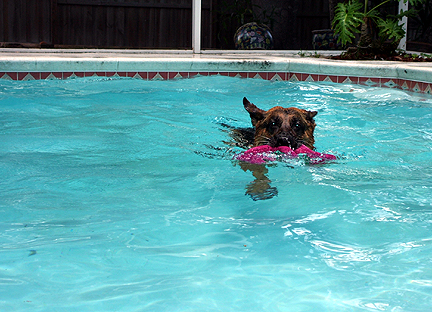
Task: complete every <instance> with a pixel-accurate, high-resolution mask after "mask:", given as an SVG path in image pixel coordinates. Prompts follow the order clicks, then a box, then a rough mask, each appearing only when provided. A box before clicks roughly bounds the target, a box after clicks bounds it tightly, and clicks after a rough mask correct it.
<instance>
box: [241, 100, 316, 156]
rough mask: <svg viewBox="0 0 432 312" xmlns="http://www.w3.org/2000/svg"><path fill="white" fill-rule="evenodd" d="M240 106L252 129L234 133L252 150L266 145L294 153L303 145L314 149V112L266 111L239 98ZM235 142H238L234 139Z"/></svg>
mask: <svg viewBox="0 0 432 312" xmlns="http://www.w3.org/2000/svg"><path fill="white" fill-rule="evenodd" d="M243 106H244V108H245V109H246V111H247V112H248V113H249V115H250V118H251V122H252V126H253V129H252V130H249V131H246V130H245V129H238V130H237V133H234V138H235V136H236V135H238V134H241V137H242V138H246V137H247V139H246V140H247V141H249V142H250V141H251V136H250V135H251V133H252V132H253V141H252V142H250V143H251V145H252V146H259V145H270V146H272V147H278V146H289V147H291V148H292V149H296V148H298V147H300V146H301V145H303V144H304V145H305V146H307V147H309V148H310V149H314V148H315V147H314V144H315V138H314V130H315V126H316V124H315V120H314V119H313V118H314V117H315V116H316V115H317V112H316V111H308V110H304V109H299V108H295V107H289V108H284V107H281V106H276V107H273V108H271V109H269V110H268V111H265V110H262V109H260V108H258V107H257V106H256V105H254V104H252V103H251V102H249V101H248V99H247V98H243ZM235 140H236V141H239V140H240V139H235Z"/></svg>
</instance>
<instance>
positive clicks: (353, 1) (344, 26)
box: [332, 0, 364, 45]
mask: <svg viewBox="0 0 432 312" xmlns="http://www.w3.org/2000/svg"><path fill="white" fill-rule="evenodd" d="M362 8H363V4H362V3H360V2H359V1H358V0H350V1H348V3H338V4H337V6H336V10H335V17H334V19H333V23H332V26H333V30H334V31H335V33H336V34H339V39H338V41H339V42H340V43H342V45H346V44H347V43H351V42H352V39H354V38H355V34H356V33H359V32H360V31H359V29H358V28H359V26H360V25H361V24H362V23H363V17H364V14H363V13H362V10H361V9H362Z"/></svg>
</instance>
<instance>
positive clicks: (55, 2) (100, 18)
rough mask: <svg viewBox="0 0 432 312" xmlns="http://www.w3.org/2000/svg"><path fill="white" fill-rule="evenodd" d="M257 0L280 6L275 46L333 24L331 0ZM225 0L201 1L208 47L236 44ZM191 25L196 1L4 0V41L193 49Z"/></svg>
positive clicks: (301, 40) (299, 43) (304, 45)
mask: <svg viewBox="0 0 432 312" xmlns="http://www.w3.org/2000/svg"><path fill="white" fill-rule="evenodd" d="M226 1H235V0H226ZM254 1H255V0H254ZM256 1H258V3H259V4H260V6H261V7H264V6H268V8H267V9H268V10H270V8H271V6H274V4H275V5H276V6H277V7H276V10H275V13H276V14H275V16H274V21H275V27H274V31H273V33H274V37H275V41H276V42H275V46H276V48H277V49H310V48H311V38H312V33H311V32H312V30H314V29H322V28H328V27H329V16H328V0H301V1H297V0H286V1H281V0H256ZM222 3H223V0H202V31H201V33H202V39H201V40H202V47H203V48H204V49H205V48H233V43H232V38H233V33H234V31H235V27H238V26H236V25H231V26H230V28H226V29H225V33H224V31H221V23H220V21H221V16H220V12H221V4H222ZM225 17H226V16H225ZM191 28H192V0H0V42H19V43H40V42H47V43H49V44H51V45H59V46H75V47H76V46H82V47H101V48H102V47H106V48H114V47H118V48H180V49H182V48H185V49H190V48H191V45H192V36H191ZM221 35H223V36H225V39H224V40H225V43H226V44H225V45H224V44H223V42H222V40H221V38H220V37H221Z"/></svg>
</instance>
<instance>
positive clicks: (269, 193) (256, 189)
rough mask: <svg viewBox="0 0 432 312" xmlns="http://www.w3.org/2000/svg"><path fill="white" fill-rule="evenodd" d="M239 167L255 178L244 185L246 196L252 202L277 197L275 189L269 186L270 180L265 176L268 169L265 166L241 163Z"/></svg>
mask: <svg viewBox="0 0 432 312" xmlns="http://www.w3.org/2000/svg"><path fill="white" fill-rule="evenodd" d="M240 167H241V168H242V169H243V170H244V171H245V172H246V171H250V172H252V175H253V176H254V177H255V180H253V181H252V182H251V183H249V184H248V185H246V194H247V195H249V196H250V197H251V198H252V199H253V200H264V199H270V198H273V197H275V196H277V195H278V190H277V188H276V187H272V186H271V180H270V179H269V178H268V176H267V173H268V169H267V167H266V166H265V165H262V164H250V163H246V162H241V163H240Z"/></svg>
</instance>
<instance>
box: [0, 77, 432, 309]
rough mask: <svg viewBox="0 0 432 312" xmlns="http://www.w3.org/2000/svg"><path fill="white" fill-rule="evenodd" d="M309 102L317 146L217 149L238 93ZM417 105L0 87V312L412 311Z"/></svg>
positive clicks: (242, 116)
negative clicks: (299, 153)
mask: <svg viewBox="0 0 432 312" xmlns="http://www.w3.org/2000/svg"><path fill="white" fill-rule="evenodd" d="M244 96H246V97H247V98H248V99H249V100H250V101H251V102H253V103H255V104H256V105H257V106H258V107H260V108H262V109H269V108H271V107H273V106H275V105H282V106H286V107H288V106H296V107H299V108H304V109H309V110H316V111H318V115H317V116H316V117H315V120H316V123H317V127H316V130H315V140H316V145H315V146H316V149H317V150H318V151H320V152H327V153H331V154H334V155H336V156H337V157H338V159H337V160H336V161H335V162H331V163H327V164H323V165H308V164H307V163H305V162H304V161H301V160H293V161H291V162H289V163H286V162H275V163H273V164H271V165H268V166H267V169H268V173H267V176H268V178H269V180H271V187H273V188H275V189H277V190H278V195H277V196H274V197H273V198H271V199H267V200H253V199H252V198H251V197H250V196H249V195H247V194H245V193H246V189H247V187H248V185H250V183H251V182H253V180H254V178H253V176H252V174H251V172H250V171H244V170H242V169H241V168H240V166H239V164H238V163H237V162H236V161H234V160H233V159H232V158H233V156H234V155H235V154H237V153H240V152H241V151H242V150H241V149H240V148H238V147H232V146H231V145H230V144H229V141H230V140H231V138H230V135H229V128H227V127H226V126H224V125H228V126H230V127H248V126H249V125H250V120H249V116H248V113H247V112H246V111H245V110H244V108H243V105H242V99H243V97H244ZM431 107H432V99H431V98H430V97H427V96H420V95H415V94H408V93H406V92H403V91H400V90H395V89H379V88H369V87H363V86H358V85H344V84H319V83H308V82H298V83H290V82H270V81H263V80H255V79H240V78H228V77H220V76H217V77H197V78H193V79H184V80H171V81H142V80H135V79H125V78H123V79H121V78H119V79H105V78H104V79H101V78H80V79H70V80H63V81H58V80H53V81H29V82H11V81H1V82H0V121H1V122H0V176H1V179H0V192H1V193H0V194H1V196H0V213H1V219H0V306H1V310H2V311H427V310H428V309H430V307H431V306H432V205H431V203H432V166H431V161H432V110H431Z"/></svg>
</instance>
